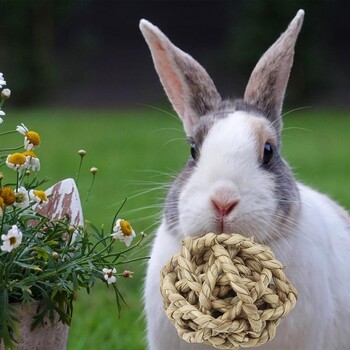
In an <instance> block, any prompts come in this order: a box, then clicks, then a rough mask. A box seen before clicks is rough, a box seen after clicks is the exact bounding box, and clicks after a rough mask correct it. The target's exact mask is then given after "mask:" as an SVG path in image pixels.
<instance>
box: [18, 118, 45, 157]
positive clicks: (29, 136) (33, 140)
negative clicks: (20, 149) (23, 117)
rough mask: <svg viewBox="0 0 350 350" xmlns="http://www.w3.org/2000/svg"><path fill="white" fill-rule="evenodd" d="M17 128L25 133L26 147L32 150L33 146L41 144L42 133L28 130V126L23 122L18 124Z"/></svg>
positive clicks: (21, 132)
mask: <svg viewBox="0 0 350 350" xmlns="http://www.w3.org/2000/svg"><path fill="white" fill-rule="evenodd" d="M16 130H17V131H18V132H19V133H20V134H22V135H24V136H25V137H24V148H25V149H26V150H28V151H31V150H32V149H33V148H35V147H38V146H39V145H40V142H41V139H40V135H39V134H38V133H37V132H36V131H31V130H28V128H27V127H26V126H25V125H24V124H23V123H22V124H21V125H18V126H17V128H16Z"/></svg>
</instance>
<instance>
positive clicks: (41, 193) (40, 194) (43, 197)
mask: <svg viewBox="0 0 350 350" xmlns="http://www.w3.org/2000/svg"><path fill="white" fill-rule="evenodd" d="M33 193H34V195H35V196H37V197H38V198H40V200H41V202H46V201H47V197H46V193H45V192H44V191H40V190H35V191H33Z"/></svg>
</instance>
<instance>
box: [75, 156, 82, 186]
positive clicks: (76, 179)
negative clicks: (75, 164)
mask: <svg viewBox="0 0 350 350" xmlns="http://www.w3.org/2000/svg"><path fill="white" fill-rule="evenodd" d="M83 158H84V157H82V156H80V163H79V168H78V172H77V177H76V178H75V182H76V184H77V186H78V183H79V176H80V170H81V166H82V165H83Z"/></svg>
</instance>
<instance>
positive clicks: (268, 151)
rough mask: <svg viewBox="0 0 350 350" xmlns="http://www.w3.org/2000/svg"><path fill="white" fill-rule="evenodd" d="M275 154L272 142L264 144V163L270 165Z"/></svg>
mask: <svg viewBox="0 0 350 350" xmlns="http://www.w3.org/2000/svg"><path fill="white" fill-rule="evenodd" d="M272 156H273V148H272V146H271V144H270V143H268V142H266V143H265V145H264V156H263V160H262V164H263V165H268V164H269V163H270V162H271V159H272Z"/></svg>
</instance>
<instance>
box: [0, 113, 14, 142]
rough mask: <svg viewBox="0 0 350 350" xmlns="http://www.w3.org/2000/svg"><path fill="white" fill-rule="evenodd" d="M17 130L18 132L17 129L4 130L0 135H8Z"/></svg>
mask: <svg viewBox="0 0 350 350" xmlns="http://www.w3.org/2000/svg"><path fill="white" fill-rule="evenodd" d="M0 108H1V107H0ZM15 132H17V130H11V131H4V132H1V133H0V136H3V135H8V134H14V133H15Z"/></svg>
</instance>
